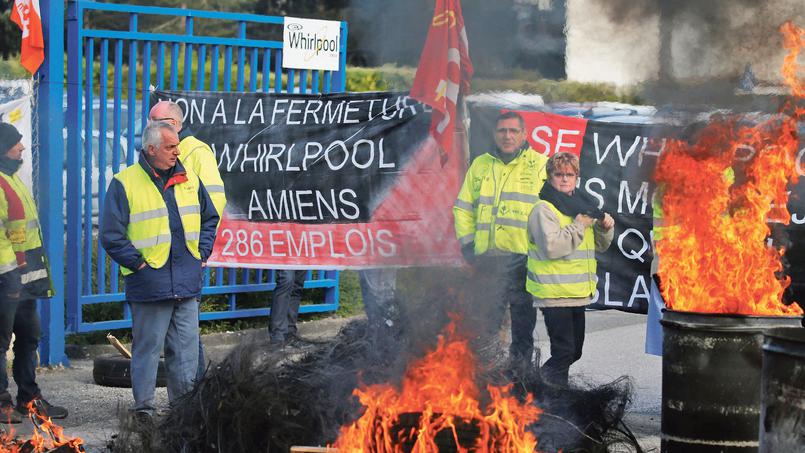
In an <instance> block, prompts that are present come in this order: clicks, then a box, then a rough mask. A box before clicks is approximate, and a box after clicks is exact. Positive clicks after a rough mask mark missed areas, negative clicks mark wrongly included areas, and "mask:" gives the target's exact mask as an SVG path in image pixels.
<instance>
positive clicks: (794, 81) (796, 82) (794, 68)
mask: <svg viewBox="0 0 805 453" xmlns="http://www.w3.org/2000/svg"><path fill="white" fill-rule="evenodd" d="M780 32H781V33H782V34H783V47H785V48H786V49H787V50H788V55H786V56H785V59H784V62H783V69H782V73H783V79H785V81H786V84H787V85H788V86H789V87H790V88H791V93H792V94H793V95H794V96H796V97H798V98H802V97H805V81H803V80H801V79H800V78H798V77H797V72H798V69H799V64H797V58H798V57H799V52H800V50H802V47H803V46H805V29H803V28H800V27H797V26H796V25H794V24H793V23H791V22H786V23H784V24H783V25H782V27H780ZM799 113H800V114H802V113H803V112H799Z"/></svg>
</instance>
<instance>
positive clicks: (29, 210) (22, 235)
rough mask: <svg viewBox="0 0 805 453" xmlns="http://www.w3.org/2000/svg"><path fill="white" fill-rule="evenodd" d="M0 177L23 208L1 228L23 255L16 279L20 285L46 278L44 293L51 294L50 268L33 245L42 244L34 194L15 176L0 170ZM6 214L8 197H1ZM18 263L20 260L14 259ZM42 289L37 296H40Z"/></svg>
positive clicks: (16, 249)
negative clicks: (21, 214)
mask: <svg viewBox="0 0 805 453" xmlns="http://www.w3.org/2000/svg"><path fill="white" fill-rule="evenodd" d="M0 177H2V178H4V179H5V180H6V182H8V184H9V185H10V186H11V188H12V189H13V190H14V192H15V193H16V195H17V197H19V199H20V201H21V202H22V207H23V209H24V210H25V218H24V219H21V220H15V221H10V222H8V225H5V228H6V230H7V233H8V236H7V237H8V239H9V240H10V241H11V248H12V250H13V251H14V252H16V253H24V254H25V257H26V261H25V266H24V267H21V268H20V269H21V274H20V281H21V282H22V284H23V285H26V286H28V285H29V284H35V285H37V284H39V283H41V282H40V281H41V280H47V281H48V285H49V286H50V288H49V289H48V290H47V297H50V296H52V295H53V294H55V292H54V290H53V287H52V282H50V269H49V268H48V264H47V259H46V257H45V254H44V251H42V250H40V251H39V252H41V253H38V252H37V249H41V248H42V232H41V230H40V226H39V212H38V211H37V209H36V203H35V202H34V197H33V196H32V195H31V191H30V190H29V189H28V186H26V185H25V183H23V182H22V179H20V177H19V176H17V174H16V173H15V174H14V175H11V176H9V175H7V174H5V173H2V172H0ZM4 202H5V203H6V204H5V209H6V215H8V211H7V210H8V200H5V197H4ZM18 264H19V265H21V264H22V263H18ZM44 296H45V293H44V290H43V292H42V294H41V297H44Z"/></svg>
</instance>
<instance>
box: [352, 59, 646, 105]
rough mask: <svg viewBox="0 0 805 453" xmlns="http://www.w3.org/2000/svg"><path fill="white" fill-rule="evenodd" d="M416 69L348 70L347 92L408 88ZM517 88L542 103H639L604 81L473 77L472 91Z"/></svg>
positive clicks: (521, 74)
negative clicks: (532, 95) (540, 100)
mask: <svg viewBox="0 0 805 453" xmlns="http://www.w3.org/2000/svg"><path fill="white" fill-rule="evenodd" d="M415 73H416V70H415V69H414V68H410V67H397V66H390V65H386V66H380V67H377V68H359V67H350V68H348V69H347V91H384V90H391V91H395V90H403V91H404V90H409V89H411V84H412V83H413V80H414V74H415ZM509 90H511V91H517V92H521V93H528V94H538V95H540V96H542V98H543V99H544V100H545V102H595V101H616V102H626V103H630V104H637V103H640V98H639V96H638V95H637V90H636V88H634V87H630V88H626V89H619V88H617V87H615V86H614V85H611V84H607V83H582V82H572V81H567V80H550V79H542V78H539V77H538V75H537V74H535V73H533V72H529V71H524V70H516V71H514V72H513V73H512V76H511V78H509V79H485V78H478V77H476V78H473V80H472V91H473V92H475V93H479V92H487V91H509Z"/></svg>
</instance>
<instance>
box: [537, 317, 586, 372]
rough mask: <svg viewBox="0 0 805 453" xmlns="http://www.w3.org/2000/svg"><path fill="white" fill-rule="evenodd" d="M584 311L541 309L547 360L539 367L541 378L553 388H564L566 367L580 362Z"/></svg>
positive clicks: (567, 368) (568, 368) (567, 369)
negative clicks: (547, 347)
mask: <svg viewBox="0 0 805 453" xmlns="http://www.w3.org/2000/svg"><path fill="white" fill-rule="evenodd" d="M584 308H585V307H556V308H542V316H543V318H544V319H545V328H546V329H547V330H548V338H549V339H550V342H551V358H549V359H548V361H547V362H545V365H543V366H542V377H543V378H544V379H545V380H546V381H548V382H550V383H552V384H556V385H562V386H566V385H567V377H568V371H569V370H570V365H572V364H573V363H574V362H576V361H577V360H579V359H580V358H581V351H582V348H583V346H584V324H585V322H584Z"/></svg>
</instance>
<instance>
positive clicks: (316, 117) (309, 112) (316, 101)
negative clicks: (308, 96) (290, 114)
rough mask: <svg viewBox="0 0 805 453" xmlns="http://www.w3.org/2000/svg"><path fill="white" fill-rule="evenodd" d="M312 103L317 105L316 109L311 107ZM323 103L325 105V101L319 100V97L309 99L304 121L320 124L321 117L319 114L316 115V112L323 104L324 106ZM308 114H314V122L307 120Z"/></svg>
mask: <svg viewBox="0 0 805 453" xmlns="http://www.w3.org/2000/svg"><path fill="white" fill-rule="evenodd" d="M312 105H315V106H316V108H315V109H311V108H310V107H311V106H312ZM322 105H324V103H323V102H321V101H319V100H318V99H313V100H311V101H308V103H307V105H306V106H305V119H304V120H303V122H304V123H305V124H319V117H318V116H316V114H317V113H318V112H319V110H321V106H322ZM308 116H312V117H313V121H312V122H310V123H309V122H308V120H307V117H308Z"/></svg>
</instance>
